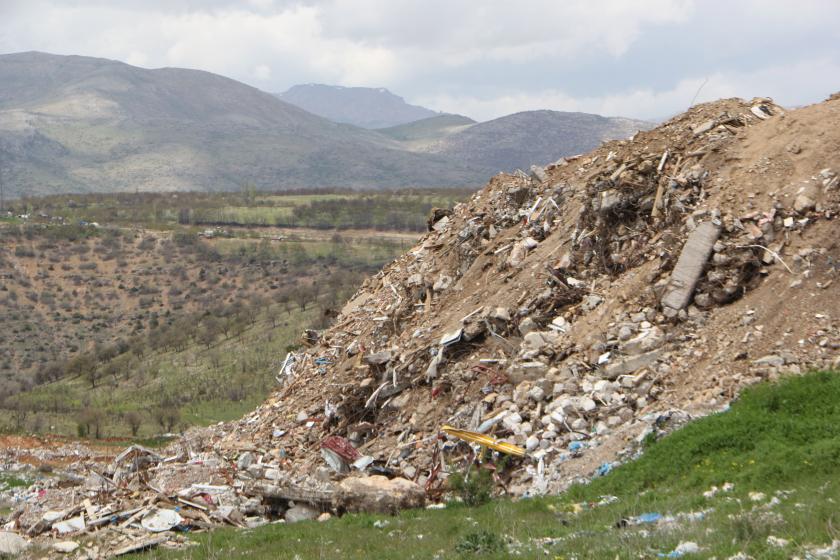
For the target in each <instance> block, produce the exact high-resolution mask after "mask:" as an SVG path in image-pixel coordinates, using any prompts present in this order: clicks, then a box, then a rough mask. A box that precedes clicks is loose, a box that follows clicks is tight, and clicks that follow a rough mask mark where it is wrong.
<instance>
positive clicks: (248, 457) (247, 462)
mask: <svg viewBox="0 0 840 560" xmlns="http://www.w3.org/2000/svg"><path fill="white" fill-rule="evenodd" d="M253 463H254V454H253V453H251V452H250V451H246V452H245V453H243V454H242V455H240V456H239V458H238V459H237V460H236V468H238V469H239V470H241V471H244V470H247V469H248V467H250V466H251V465H252V464H253Z"/></svg>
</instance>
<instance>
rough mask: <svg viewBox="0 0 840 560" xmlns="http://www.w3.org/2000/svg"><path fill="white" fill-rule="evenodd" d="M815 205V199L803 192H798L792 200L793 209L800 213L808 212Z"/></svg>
mask: <svg viewBox="0 0 840 560" xmlns="http://www.w3.org/2000/svg"><path fill="white" fill-rule="evenodd" d="M816 207H817V203H816V201H815V200H814V199H813V198H811V197H810V196H808V195H807V194H805V193H802V194H800V195H799V196H797V197H796V200H794V201H793V209H794V210H796V211H797V212H798V213H800V214H804V213H805V212H809V211H811V210H813V209H814V208H816Z"/></svg>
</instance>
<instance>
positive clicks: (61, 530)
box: [52, 514, 85, 535]
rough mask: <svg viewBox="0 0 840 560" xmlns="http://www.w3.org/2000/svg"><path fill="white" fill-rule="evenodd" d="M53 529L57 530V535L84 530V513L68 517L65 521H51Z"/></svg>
mask: <svg viewBox="0 0 840 560" xmlns="http://www.w3.org/2000/svg"><path fill="white" fill-rule="evenodd" d="M52 528H53V530H54V531H57V532H58V534H59V535H66V534H69V533H78V532H81V531H84V530H85V516H84V514H82V515H79V517H73V518H71V519H68V520H67V521H59V522H58V523H53V526H52Z"/></svg>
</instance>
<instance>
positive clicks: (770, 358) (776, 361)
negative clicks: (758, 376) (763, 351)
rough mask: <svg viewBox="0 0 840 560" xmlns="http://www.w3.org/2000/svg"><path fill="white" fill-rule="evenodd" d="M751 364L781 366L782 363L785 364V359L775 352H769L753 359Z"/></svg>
mask: <svg viewBox="0 0 840 560" xmlns="http://www.w3.org/2000/svg"><path fill="white" fill-rule="evenodd" d="M753 364H755V365H757V366H771V367H782V366H783V365H785V359H784V358H783V357H781V356H778V355H776V354H769V355H767V356H762V357H761V358H759V359H757V360H755V361H754V362H753Z"/></svg>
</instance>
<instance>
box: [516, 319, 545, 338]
mask: <svg viewBox="0 0 840 560" xmlns="http://www.w3.org/2000/svg"><path fill="white" fill-rule="evenodd" d="M539 329H540V326H539V325H538V324H537V323H536V322H535V321H534V320H533V319H531V318H530V317H525V318H524V319H522V321H521V322H520V323H519V334H521V335H522V336H525V335H526V334H528V333H529V332H532V331H537V330H539Z"/></svg>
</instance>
